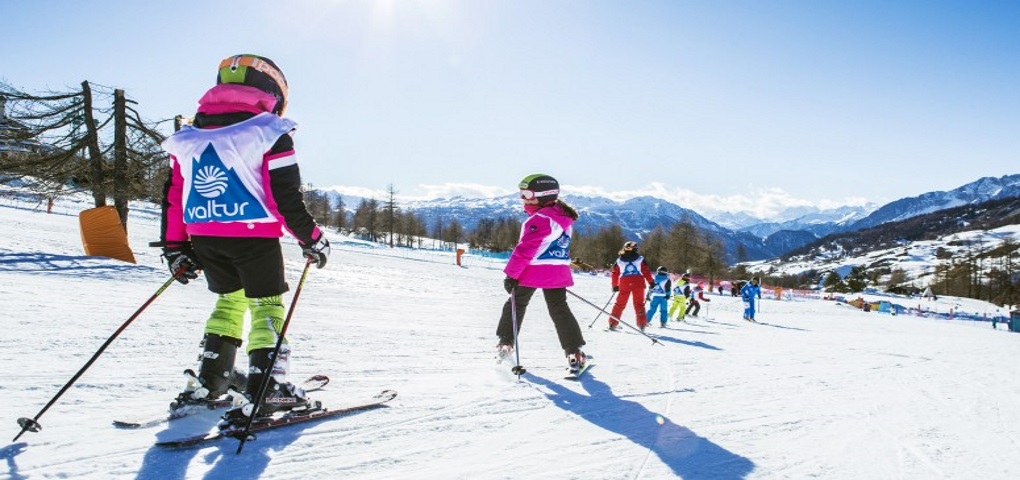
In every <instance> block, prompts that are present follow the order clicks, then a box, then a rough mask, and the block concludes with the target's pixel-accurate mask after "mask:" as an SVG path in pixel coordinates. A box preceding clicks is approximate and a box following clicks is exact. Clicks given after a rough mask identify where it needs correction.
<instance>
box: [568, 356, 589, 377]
mask: <svg viewBox="0 0 1020 480" xmlns="http://www.w3.org/2000/svg"><path fill="white" fill-rule="evenodd" d="M588 358H591V357H588ZM594 365H595V363H594V362H590V361H589V362H586V363H585V364H584V366H583V367H581V368H580V369H579V370H576V371H575V370H571V369H570V367H567V375H566V376H565V377H563V378H565V379H567V380H577V379H579V378H581V375H584V372H587V371H588V369H589V368H591V367H592V366H594Z"/></svg>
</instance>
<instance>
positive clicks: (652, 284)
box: [648, 282, 655, 290]
mask: <svg viewBox="0 0 1020 480" xmlns="http://www.w3.org/2000/svg"><path fill="white" fill-rule="evenodd" d="M653 288H655V282H651V283H649V284H648V289H649V290H651V289H653Z"/></svg>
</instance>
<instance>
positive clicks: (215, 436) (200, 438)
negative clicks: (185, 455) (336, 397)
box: [156, 390, 397, 448]
mask: <svg viewBox="0 0 1020 480" xmlns="http://www.w3.org/2000/svg"><path fill="white" fill-rule="evenodd" d="M396 397H397V392H396V391H395V390H383V391H382V392H379V393H378V394H376V395H375V396H374V397H372V399H371V400H369V401H367V402H362V403H353V404H350V405H347V406H344V407H340V408H336V409H328V408H325V407H320V408H317V409H313V410H310V411H298V412H290V413H286V414H284V415H282V416H278V417H271V418H269V419H266V420H265V421H260V420H256V421H255V423H252V425H251V429H250V430H249V437H248V440H254V439H255V435H254V434H255V433H258V432H265V431H267V430H272V429H275V428H280V427H285V426H287V425H294V424H296V423H304V422H311V421H316V420H325V419H330V418H341V417H344V416H346V415H350V414H353V413H356V412H361V411H365V410H371V409H375V408H379V407H382V406H384V404H385V403H386V402H389V401H390V400H393V399H394V398H396ZM241 431H242V429H240V428H237V429H231V428H228V429H225V430H220V431H217V432H207V433H203V434H200V435H193V436H190V437H184V438H179V439H177V440H169V441H163V442H157V443H156V446H158V447H164V448H186V447H193V446H197V445H202V444H205V443H209V442H212V441H216V440H219V439H221V438H237V437H238V436H239V435H240V434H241Z"/></svg>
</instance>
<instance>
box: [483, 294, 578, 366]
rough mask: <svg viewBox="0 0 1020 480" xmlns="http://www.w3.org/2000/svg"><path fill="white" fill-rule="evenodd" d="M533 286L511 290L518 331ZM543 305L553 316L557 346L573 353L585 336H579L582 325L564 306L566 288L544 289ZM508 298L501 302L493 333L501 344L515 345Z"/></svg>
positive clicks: (567, 352)
mask: <svg viewBox="0 0 1020 480" xmlns="http://www.w3.org/2000/svg"><path fill="white" fill-rule="evenodd" d="M535 290H537V289H536V288H532V287H522V286H518V287H517V288H516V289H515V290H514V295H513V298H514V300H515V302H514V303H516V304H517V333H518V334H520V331H521V323H522V322H521V321H522V320H523V319H524V312H525V311H526V310H527V309H528V303H529V302H531V296H532V295H534V294H535ZM542 293H543V294H544V295H545V304H546V306H547V307H549V316H550V317H552V321H553V326H555V327H556V335H557V336H558V337H559V339H560V346H561V347H563V352H564V353H565V354H567V355H569V354H571V353H576V352H577V351H578V350H579V349H580V348H581V346H582V345H584V337H583V336H582V335H581V327H580V326H579V325H578V324H577V319H576V318H574V314H573V313H572V312H571V311H570V306H569V305H567V289H566V288H543V289H542ZM510 307H511V305H510V299H509V298H508V299H507V301H506V303H505V304H503V314H502V315H501V316H500V317H499V326H498V327H496V335H497V336H499V341H500V343H502V344H506V345H513V344H514V329H513V319H512V318H511V309H510Z"/></svg>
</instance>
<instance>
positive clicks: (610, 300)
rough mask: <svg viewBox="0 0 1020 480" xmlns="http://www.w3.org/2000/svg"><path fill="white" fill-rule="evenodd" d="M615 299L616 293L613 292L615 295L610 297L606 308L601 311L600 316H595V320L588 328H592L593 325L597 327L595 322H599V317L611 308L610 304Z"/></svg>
mask: <svg viewBox="0 0 1020 480" xmlns="http://www.w3.org/2000/svg"><path fill="white" fill-rule="evenodd" d="M613 298H616V292H613V294H612V295H610V296H609V301H608V302H606V306H604V307H602V308H600V309H599V314H598V315H595V320H592V321H591V323H589V324H588V328H591V327H592V325H595V322H597V321H599V317H601V316H602V313H603V312H605V311H606V309H607V308H609V303H610V302H612V301H613Z"/></svg>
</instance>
